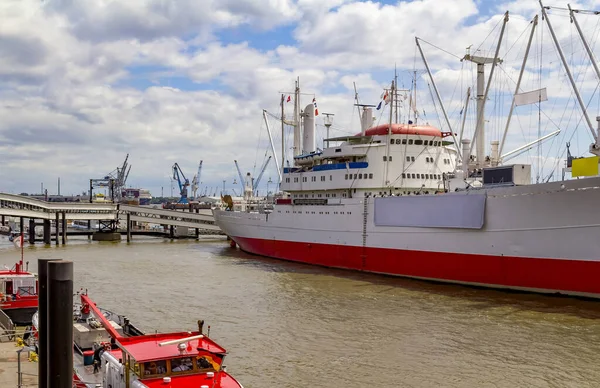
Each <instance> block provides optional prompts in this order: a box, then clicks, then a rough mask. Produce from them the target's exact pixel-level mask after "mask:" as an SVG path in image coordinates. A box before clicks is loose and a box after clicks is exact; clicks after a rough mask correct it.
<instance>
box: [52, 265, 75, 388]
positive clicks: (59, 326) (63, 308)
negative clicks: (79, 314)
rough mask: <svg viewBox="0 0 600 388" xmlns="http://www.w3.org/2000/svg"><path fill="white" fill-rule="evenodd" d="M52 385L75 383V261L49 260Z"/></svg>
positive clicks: (61, 387) (54, 387) (55, 387)
mask: <svg viewBox="0 0 600 388" xmlns="http://www.w3.org/2000/svg"><path fill="white" fill-rule="evenodd" d="M47 307H48V334H49V335H48V349H47V357H48V383H49V384H48V387H52V388H72V387H73V262H72V261H66V260H59V261H51V262H49V263H48V306H47Z"/></svg>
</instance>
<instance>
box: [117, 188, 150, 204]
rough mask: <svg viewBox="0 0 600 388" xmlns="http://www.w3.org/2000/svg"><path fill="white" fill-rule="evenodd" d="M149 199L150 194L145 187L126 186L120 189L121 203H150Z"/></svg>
mask: <svg viewBox="0 0 600 388" xmlns="http://www.w3.org/2000/svg"><path fill="white" fill-rule="evenodd" d="M151 200H152V195H150V191H149V190H146V189H136V188H132V187H128V188H124V189H123V190H122V191H121V201H120V202H121V203H125V204H128V205H150V201H151Z"/></svg>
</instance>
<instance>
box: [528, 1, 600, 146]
mask: <svg viewBox="0 0 600 388" xmlns="http://www.w3.org/2000/svg"><path fill="white" fill-rule="evenodd" d="M539 3H540V7H541V8H542V18H543V19H545V20H546V24H548V29H549V30H550V35H552V40H553V41H554V45H555V46H556V51H558V55H559V56H560V59H561V61H562V63H563V66H564V67H565V71H566V72H567V76H568V77H569V81H571V86H572V87H573V91H574V92H575V96H576V97H577V101H578V102H579V106H580V107H581V111H582V112H583V117H584V118H585V121H586V123H587V125H588V128H589V129H590V131H591V132H592V138H593V139H594V144H593V145H592V147H590V148H593V153H595V154H599V153H600V146H599V145H598V136H597V135H596V132H595V131H594V127H593V125H592V121H591V120H590V117H589V116H588V114H587V110H586V109H585V104H584V103H583V100H582V99H581V95H580V94H579V90H578V89H577V85H576V84H575V80H574V79H573V75H572V74H571V70H570V69H569V65H568V64H567V60H566V59H565V55H564V54H563V52H562V49H561V47H560V44H559V43H558V39H556V35H555V34H554V29H552V24H550V19H549V18H548V14H547V13H546V7H544V4H542V0H539ZM590 151H592V149H590Z"/></svg>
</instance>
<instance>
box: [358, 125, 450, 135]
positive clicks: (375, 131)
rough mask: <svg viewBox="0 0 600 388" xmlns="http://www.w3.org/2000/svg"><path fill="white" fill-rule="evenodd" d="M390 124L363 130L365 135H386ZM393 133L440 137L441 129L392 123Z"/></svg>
mask: <svg viewBox="0 0 600 388" xmlns="http://www.w3.org/2000/svg"><path fill="white" fill-rule="evenodd" d="M389 126H390V124H389V123H387V124H381V125H377V126H375V127H371V128H369V129H367V130H366V131H365V136H375V135H387V134H388V128H389ZM392 134H393V135H421V136H436V137H442V136H443V135H442V131H441V130H439V129H437V128H435V127H432V126H431V125H415V124H392ZM356 136H362V133H357V134H356Z"/></svg>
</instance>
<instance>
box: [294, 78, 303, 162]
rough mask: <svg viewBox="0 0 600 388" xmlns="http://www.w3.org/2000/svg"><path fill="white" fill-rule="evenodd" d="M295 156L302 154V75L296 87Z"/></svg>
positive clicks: (297, 80)
mask: <svg viewBox="0 0 600 388" xmlns="http://www.w3.org/2000/svg"><path fill="white" fill-rule="evenodd" d="M293 125H294V156H298V155H300V153H301V152H302V151H301V150H302V148H301V146H300V139H301V138H302V136H301V133H300V77H298V78H297V79H296V88H295V89H294V120H293Z"/></svg>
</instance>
